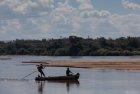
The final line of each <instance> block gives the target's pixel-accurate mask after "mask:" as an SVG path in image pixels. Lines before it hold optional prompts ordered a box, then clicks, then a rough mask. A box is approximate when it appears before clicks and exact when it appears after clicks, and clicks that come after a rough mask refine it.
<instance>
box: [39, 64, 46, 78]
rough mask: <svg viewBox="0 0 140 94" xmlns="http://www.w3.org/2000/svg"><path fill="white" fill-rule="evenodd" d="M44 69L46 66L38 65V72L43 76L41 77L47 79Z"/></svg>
mask: <svg viewBox="0 0 140 94" xmlns="http://www.w3.org/2000/svg"><path fill="white" fill-rule="evenodd" d="M44 68H45V66H43V65H42V64H40V65H37V69H38V72H39V73H40V74H41V77H42V75H43V76H44V77H45V74H44V72H43V71H42V69H44Z"/></svg>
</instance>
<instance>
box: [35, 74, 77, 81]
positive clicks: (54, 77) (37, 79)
mask: <svg viewBox="0 0 140 94" xmlns="http://www.w3.org/2000/svg"><path fill="white" fill-rule="evenodd" d="M79 77H80V74H79V73H77V74H75V75H71V76H53V77H36V78H35V80H36V81H46V80H47V81H57V80H59V81H61V80H63V81H65V80H66V81H69V80H78V79H79Z"/></svg>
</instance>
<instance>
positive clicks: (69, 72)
mask: <svg viewBox="0 0 140 94" xmlns="http://www.w3.org/2000/svg"><path fill="white" fill-rule="evenodd" d="M72 74H73V73H72V72H71V71H70V69H69V68H67V70H66V75H67V76H71V75H72Z"/></svg>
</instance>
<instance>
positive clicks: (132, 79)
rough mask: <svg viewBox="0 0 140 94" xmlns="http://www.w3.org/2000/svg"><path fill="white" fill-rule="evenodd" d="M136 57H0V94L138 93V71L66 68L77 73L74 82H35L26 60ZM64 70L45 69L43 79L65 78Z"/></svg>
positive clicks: (139, 84) (125, 57)
mask: <svg viewBox="0 0 140 94" xmlns="http://www.w3.org/2000/svg"><path fill="white" fill-rule="evenodd" d="M139 58H140V56H97V57H96V56H94V57H92V56H91V57H89V56H88V57H65V56H64V57H63V56H57V57H56V56H0V94H140V71H139V70H137V71H128V70H111V69H106V70H103V69H93V68H90V69H84V68H70V69H71V71H72V72H74V73H77V72H79V73H80V78H79V81H78V82H73V83H66V82H48V81H45V82H36V81H35V80H34V78H35V77H36V76H37V75H38V72H35V73H33V74H31V75H29V76H27V77H26V78H25V79H23V78H24V77H25V76H26V75H28V74H30V73H32V72H34V71H36V65H32V64H22V61H30V60H46V59H48V60H79V59H80V60H108V59H139ZM65 71H66V68H65V67H47V68H45V69H44V72H45V74H46V75H47V76H56V75H57V76H59V75H65Z"/></svg>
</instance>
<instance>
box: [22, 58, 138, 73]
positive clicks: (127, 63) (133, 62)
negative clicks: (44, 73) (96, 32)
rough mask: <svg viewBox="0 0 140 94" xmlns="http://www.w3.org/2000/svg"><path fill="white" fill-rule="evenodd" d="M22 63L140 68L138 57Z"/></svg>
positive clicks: (125, 68) (120, 68) (54, 65)
mask: <svg viewBox="0 0 140 94" xmlns="http://www.w3.org/2000/svg"><path fill="white" fill-rule="evenodd" d="M23 63H43V64H44V65H47V66H50V67H77V68H99V69H118V70H140V59H130V60H129V59H128V60H127V59H126V60H96V61H95V60H54V61H53V60H40V61H29V62H23Z"/></svg>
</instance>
